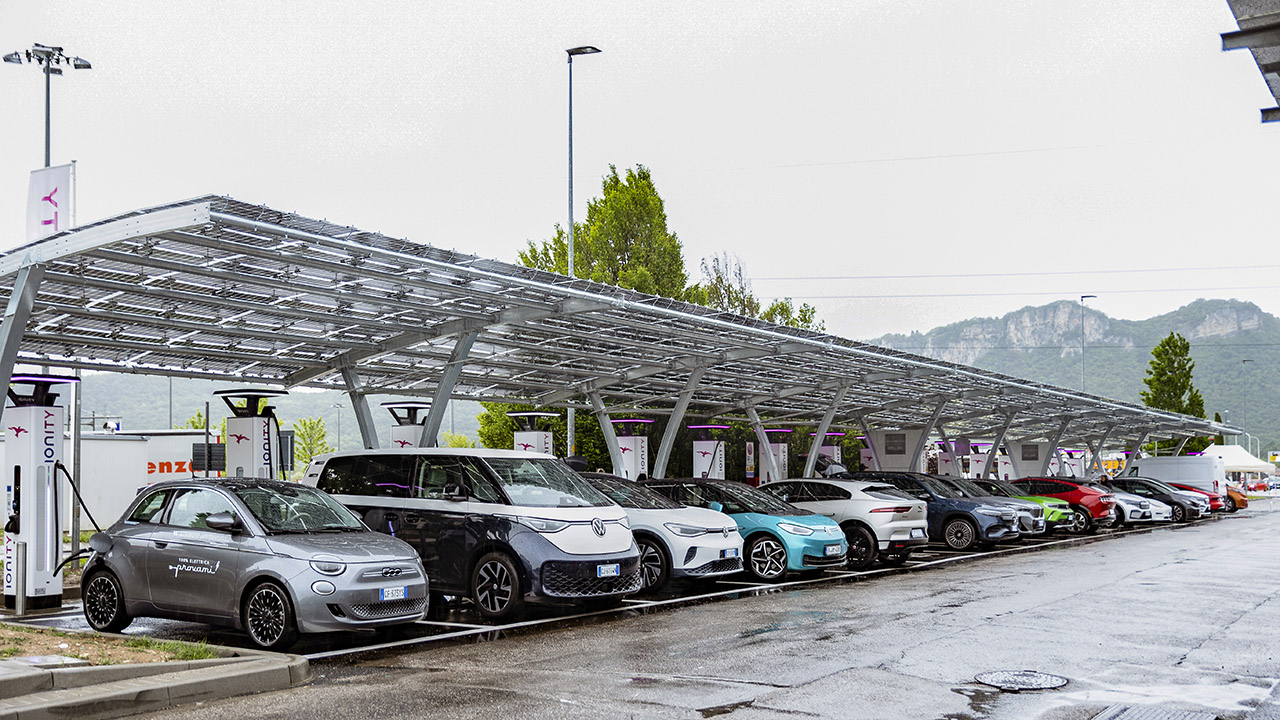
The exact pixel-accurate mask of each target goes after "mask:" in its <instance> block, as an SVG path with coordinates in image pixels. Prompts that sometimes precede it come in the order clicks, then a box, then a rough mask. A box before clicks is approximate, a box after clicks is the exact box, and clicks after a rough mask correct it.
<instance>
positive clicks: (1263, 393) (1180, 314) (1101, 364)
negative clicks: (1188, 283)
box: [869, 300, 1280, 451]
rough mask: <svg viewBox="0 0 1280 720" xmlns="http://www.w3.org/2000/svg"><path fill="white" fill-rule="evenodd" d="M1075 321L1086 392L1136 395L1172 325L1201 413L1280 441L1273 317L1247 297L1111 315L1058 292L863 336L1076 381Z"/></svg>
mask: <svg viewBox="0 0 1280 720" xmlns="http://www.w3.org/2000/svg"><path fill="white" fill-rule="evenodd" d="M1082 320H1083V326H1084V328H1083V330H1084V389H1085V390H1086V391H1087V392H1089V393H1092V394H1096V395H1103V396H1105V397H1111V398H1114V399H1116V400H1123V401H1126V402H1134V403H1141V402H1142V400H1141V396H1140V394H1139V393H1141V391H1142V390H1144V389H1145V387H1146V386H1144V385H1143V384H1142V379H1143V377H1144V376H1145V374H1146V369H1147V365H1148V363H1149V362H1150V360H1151V349H1152V348H1153V347H1155V345H1156V343H1158V342H1160V340H1162V339H1163V338H1164V337H1166V336H1167V335H1168V334H1169V333H1170V332H1177V333H1180V334H1181V335H1183V336H1184V337H1186V338H1187V339H1188V340H1189V341H1190V342H1191V356H1192V358H1193V359H1194V360H1195V362H1196V367H1195V371H1194V374H1193V382H1194V384H1195V386H1196V387H1197V388H1199V389H1200V392H1201V393H1202V394H1203V395H1204V399H1205V410H1206V411H1207V413H1208V414H1209V416H1210V417H1213V413H1214V412H1215V411H1216V412H1222V413H1223V419H1224V420H1226V421H1227V422H1229V423H1231V424H1233V425H1236V426H1238V427H1243V428H1244V429H1245V430H1246V431H1248V432H1250V433H1252V434H1253V435H1256V436H1259V437H1261V438H1262V439H1263V450H1264V451H1265V450H1268V449H1271V448H1276V447H1280V432H1277V431H1276V428H1277V421H1280V409H1278V408H1280V385H1278V384H1277V382H1276V381H1277V380H1280V368H1278V367H1277V365H1278V363H1277V362H1276V357H1277V353H1280V318H1277V317H1275V316H1274V315H1271V314H1269V313H1266V312H1263V311H1262V310H1261V309H1260V308H1258V306H1256V305H1254V304H1253V303H1248V302H1241V301H1237V300H1196V301H1195V302H1192V303H1190V304H1188V305H1186V306H1184V307H1181V308H1179V309H1177V310H1175V311H1173V312H1170V313H1165V314H1164V315H1158V316H1156V317H1153V318H1149V319H1147V320H1118V319H1114V318H1110V317H1108V316H1107V315H1106V314H1105V313H1102V312H1099V311H1097V310H1093V309H1090V308H1088V307H1085V308H1084V310H1083V318H1082V314H1081V307H1080V305H1079V304H1078V303H1073V302H1070V301H1067V300H1062V301H1059V302H1054V303H1050V304H1048V305H1041V306H1036V307H1031V306H1029V307H1024V308H1022V309H1020V310H1015V311H1013V312H1010V313H1007V314H1005V315H1003V316H1001V317H998V318H974V319H971V320H964V321H961V322H958V323H952V324H950V325H944V326H942V327H937V328H934V329H932V330H930V331H928V332H925V333H911V334H909V335H901V334H892V335H885V336H883V337H880V338H875V339H873V340H870V341H869V342H871V343H873V344H876V345H881V346H884V347H888V348H893V349H897V350H905V351H907V352H913V353H918V354H920V355H926V356H928V357H933V358H938V359H941V360H948V361H952V362H958V363H963V364H965V365H972V366H975V367H979V368H983V369H986V370H992V371H995V372H1001V373H1005V374H1008V375H1013V376H1016V377H1022V378H1027V379H1029V380H1037V381H1040V382H1047V383H1051V384H1054V385H1059V386H1062V387H1066V388H1073V389H1080V388H1081V323H1082ZM1245 360H1250V361H1251V362H1248V363H1246V362H1244V361H1245Z"/></svg>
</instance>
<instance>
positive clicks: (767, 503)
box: [708, 481, 813, 516]
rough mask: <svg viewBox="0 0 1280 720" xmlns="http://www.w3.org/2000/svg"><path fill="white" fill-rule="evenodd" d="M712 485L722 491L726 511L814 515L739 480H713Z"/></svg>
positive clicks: (722, 502)
mask: <svg viewBox="0 0 1280 720" xmlns="http://www.w3.org/2000/svg"><path fill="white" fill-rule="evenodd" d="M708 484H709V485H710V486H711V487H713V488H715V489H716V490H719V491H720V496H721V497H722V498H723V500H722V501H721V504H722V505H724V511H723V512H726V513H760V514H761V515H782V516H794V515H812V514H813V513H812V512H809V511H808V510H802V509H800V508H798V507H796V506H795V505H792V504H790V503H785V502H783V501H781V500H779V499H778V498H776V497H774V496H772V495H770V494H769V493H766V492H763V491H760V490H757V489H755V488H753V487H751V486H750V485H744V484H742V483H738V482H728V481H721V482H712V483H708Z"/></svg>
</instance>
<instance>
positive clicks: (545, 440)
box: [507, 410, 560, 455]
mask: <svg viewBox="0 0 1280 720" xmlns="http://www.w3.org/2000/svg"><path fill="white" fill-rule="evenodd" d="M507 417H509V418H511V419H513V420H515V421H516V424H517V425H519V426H520V429H519V430H516V431H515V433H514V434H513V435H512V437H511V441H512V446H513V447H514V448H515V449H516V450H524V451H525V452H536V453H542V454H543V455H555V454H556V453H555V449H554V445H553V443H554V442H555V436H554V435H553V434H552V432H551V431H550V430H539V429H538V420H549V419H551V418H557V417H560V413H558V412H551V411H550V410H511V411H509V412H508V413H507Z"/></svg>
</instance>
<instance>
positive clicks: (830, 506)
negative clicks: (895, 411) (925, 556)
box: [760, 478, 929, 570]
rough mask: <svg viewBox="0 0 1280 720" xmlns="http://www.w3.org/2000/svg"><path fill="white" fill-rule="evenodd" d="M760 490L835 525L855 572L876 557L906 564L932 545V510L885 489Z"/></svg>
mask: <svg viewBox="0 0 1280 720" xmlns="http://www.w3.org/2000/svg"><path fill="white" fill-rule="evenodd" d="M760 489H761V490H763V491H765V492H767V493H769V494H771V495H773V496H774V497H777V498H778V499H780V500H782V501H784V502H788V503H791V504H792V505H795V506H796V507H801V508H804V509H805V510H811V511H813V512H815V513H819V514H821V515H826V516H827V517H829V518H831V519H832V520H835V521H836V522H837V523H839V524H840V527H841V528H843V529H844V534H845V538H846V539H847V540H848V541H849V567H850V568H852V569H854V570H862V569H864V568H866V567H868V566H870V565H871V563H872V562H874V561H875V559H876V557H880V559H881V561H882V562H884V563H885V564H888V565H900V564H902V563H903V562H906V560H907V556H909V555H910V554H911V551H913V550H916V549H919V548H921V547H924V546H925V545H926V544H927V543H928V542H929V521H928V517H927V515H926V511H925V507H926V504H925V502H924V501H923V500H917V499H916V498H913V497H911V496H910V495H908V494H906V493H904V492H902V491H901V490H899V489H897V488H895V487H893V486H892V485H888V484H885V483H878V482H870V481H865V480H840V479H836V478H811V479H806V480H779V481H777V482H771V483H766V484H764V485H761V486H760Z"/></svg>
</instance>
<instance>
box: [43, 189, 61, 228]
mask: <svg viewBox="0 0 1280 720" xmlns="http://www.w3.org/2000/svg"><path fill="white" fill-rule="evenodd" d="M57 194H58V188H54V189H53V192H51V193H49V194H48V195H45V196H44V197H42V198H40V202H47V203H49V204H50V205H52V206H53V219H52V220H41V221H40V224H41V225H52V226H53V229H54V231H55V232H56V231H57V230H58V201H57V200H54V199H53V196H54V195H57Z"/></svg>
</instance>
